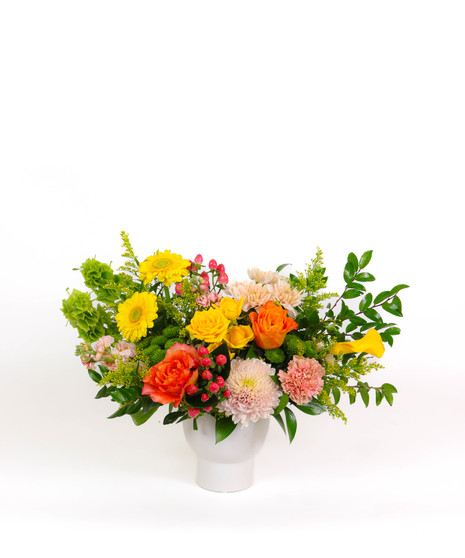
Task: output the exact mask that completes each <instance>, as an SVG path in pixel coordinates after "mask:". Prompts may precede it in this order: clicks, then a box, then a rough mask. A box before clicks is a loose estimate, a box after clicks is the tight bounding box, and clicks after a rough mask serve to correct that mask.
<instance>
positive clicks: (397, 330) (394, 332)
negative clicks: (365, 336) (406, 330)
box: [384, 327, 400, 335]
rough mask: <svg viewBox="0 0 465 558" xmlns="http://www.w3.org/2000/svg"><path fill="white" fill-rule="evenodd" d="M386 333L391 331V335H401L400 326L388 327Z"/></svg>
mask: <svg viewBox="0 0 465 558" xmlns="http://www.w3.org/2000/svg"><path fill="white" fill-rule="evenodd" d="M384 333H389V335H399V333H400V328H398V327H389V328H388V329H386V331H385V332H384Z"/></svg>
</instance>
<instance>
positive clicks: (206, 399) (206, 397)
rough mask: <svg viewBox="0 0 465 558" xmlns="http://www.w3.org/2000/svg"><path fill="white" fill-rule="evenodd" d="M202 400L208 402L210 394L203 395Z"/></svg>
mask: <svg viewBox="0 0 465 558" xmlns="http://www.w3.org/2000/svg"><path fill="white" fill-rule="evenodd" d="M200 399H201V400H202V401H208V400H209V399H210V396H209V395H208V393H202V395H201V396H200Z"/></svg>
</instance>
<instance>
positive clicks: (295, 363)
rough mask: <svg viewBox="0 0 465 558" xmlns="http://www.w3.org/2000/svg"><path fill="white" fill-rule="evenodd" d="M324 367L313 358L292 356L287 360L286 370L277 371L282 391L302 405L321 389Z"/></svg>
mask: <svg viewBox="0 0 465 558" xmlns="http://www.w3.org/2000/svg"><path fill="white" fill-rule="evenodd" d="M324 375H325V369H324V368H323V367H322V366H321V364H320V363H319V362H318V361H317V360H315V359H314V358H304V357H298V356H294V358H293V359H292V360H291V361H290V362H289V365H288V367H287V372H284V371H283V370H280V371H279V372H278V377H279V380H280V381H281V387H282V388H283V391H284V393H287V394H289V397H290V398H291V399H292V401H294V402H295V403H297V405H304V404H305V403H308V402H309V401H310V399H311V398H312V397H313V396H314V395H317V394H318V393H320V391H321V390H322V389H323V385H324V384H323V376H324Z"/></svg>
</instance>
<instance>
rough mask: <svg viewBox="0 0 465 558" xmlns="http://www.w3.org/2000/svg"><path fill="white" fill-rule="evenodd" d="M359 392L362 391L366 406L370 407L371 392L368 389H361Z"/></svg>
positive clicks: (361, 395)
mask: <svg viewBox="0 0 465 558" xmlns="http://www.w3.org/2000/svg"><path fill="white" fill-rule="evenodd" d="M358 392H359V393H360V397H361V398H362V401H363V402H364V403H365V407H368V404H369V403H370V394H369V392H368V390H366V389H359V390H358Z"/></svg>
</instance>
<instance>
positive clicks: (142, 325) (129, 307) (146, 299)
mask: <svg viewBox="0 0 465 558" xmlns="http://www.w3.org/2000/svg"><path fill="white" fill-rule="evenodd" d="M157 311H158V304H157V297H156V296H155V295H154V294H153V293H145V292H144V293H134V294H133V295H132V296H131V298H128V299H127V300H125V301H124V302H122V303H121V304H120V305H119V306H118V314H116V323H117V324H118V329H119V330H120V332H121V333H122V334H123V336H124V337H125V339H127V340H128V341H132V342H133V341H139V339H140V338H141V337H144V336H145V335H147V329H148V328H149V327H153V321H154V320H155V318H156V317H157V316H158V314H157Z"/></svg>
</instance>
